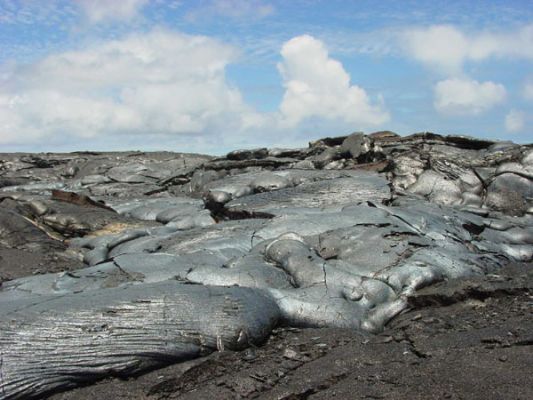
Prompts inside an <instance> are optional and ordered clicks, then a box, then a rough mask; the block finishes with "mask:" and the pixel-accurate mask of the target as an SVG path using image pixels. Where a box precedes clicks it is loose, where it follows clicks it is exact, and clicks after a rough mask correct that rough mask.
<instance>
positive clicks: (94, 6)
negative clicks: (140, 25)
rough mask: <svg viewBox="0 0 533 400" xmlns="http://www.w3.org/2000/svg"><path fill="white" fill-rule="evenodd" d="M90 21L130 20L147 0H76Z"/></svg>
mask: <svg viewBox="0 0 533 400" xmlns="http://www.w3.org/2000/svg"><path fill="white" fill-rule="evenodd" d="M76 1H77V3H79V5H80V7H81V8H82V10H83V12H84V13H85V15H86V16H87V18H88V20H89V21H90V22H92V23H99V22H102V21H105V20H130V19H132V18H134V17H136V16H137V15H138V14H139V11H140V10H141V8H142V7H144V6H145V5H146V4H147V3H148V0H112V1H110V0H76Z"/></svg>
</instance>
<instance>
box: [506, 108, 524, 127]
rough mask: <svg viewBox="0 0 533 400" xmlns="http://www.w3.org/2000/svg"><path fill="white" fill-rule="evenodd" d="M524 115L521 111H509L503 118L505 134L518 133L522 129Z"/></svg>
mask: <svg viewBox="0 0 533 400" xmlns="http://www.w3.org/2000/svg"><path fill="white" fill-rule="evenodd" d="M525 123H526V114H525V113H524V112H522V111H517V110H511V111H509V113H508V114H507V115H506V116H505V130H507V132H518V131H521V130H522V129H524V126H525Z"/></svg>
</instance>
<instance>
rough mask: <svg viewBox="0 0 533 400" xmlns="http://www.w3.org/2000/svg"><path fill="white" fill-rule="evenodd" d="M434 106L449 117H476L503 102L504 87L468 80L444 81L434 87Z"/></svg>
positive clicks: (453, 79) (505, 93) (492, 83)
mask: <svg viewBox="0 0 533 400" xmlns="http://www.w3.org/2000/svg"><path fill="white" fill-rule="evenodd" d="M434 92H435V102H434V106H435V109H436V110H437V111H438V112H441V113H444V114H450V115H478V114H481V113H483V112H485V111H488V110H490V109H491V108H492V107H494V106H496V105H498V104H500V103H502V102H503V101H504V100H505V97H506V95H507V92H506V90H505V87H504V86H503V85H501V84H498V83H494V82H490V81H489V82H478V81H475V80H469V79H458V78H452V79H446V80H444V81H440V82H438V83H437V84H436V85H435V88H434Z"/></svg>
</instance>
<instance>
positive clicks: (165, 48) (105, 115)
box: [0, 29, 389, 144]
mask: <svg viewBox="0 0 533 400" xmlns="http://www.w3.org/2000/svg"><path fill="white" fill-rule="evenodd" d="M238 56H239V52H238V50H237V49H236V48H234V47H233V46H230V45H227V44H225V43H223V42H220V41H218V40H215V39H212V38H209V37H206V36H193V35H186V34H183V33H179V32H174V31H169V30H164V29H154V30H152V31H150V32H148V33H144V34H131V35H128V36H126V37H124V38H121V39H117V40H111V41H105V42H101V43H98V44H95V45H93V46H90V47H88V48H85V49H83V50H75V51H66V52H61V53H57V54H53V55H49V56H47V57H45V58H43V59H41V60H39V61H37V62H35V63H31V64H27V65H22V64H11V65H5V66H4V67H3V70H2V73H1V74H0V144H13V143H15V144H17V143H18V144H24V143H31V142H35V141H48V140H55V141H57V140H61V138H62V137H64V136H65V135H68V137H69V138H70V139H73V138H79V139H80V140H95V141H98V140H101V141H104V142H105V141H106V140H109V139H110V138H111V137H115V138H116V137H120V136H122V137H124V139H125V140H126V139H128V138H130V139H131V137H132V135H159V137H160V138H164V137H177V136H184V135H185V136H194V137H202V136H206V135H207V136H208V135H213V133H214V132H217V133H218V134H219V135H222V136H221V137H220V140H221V141H224V140H228V141H231V140H238V139H239V138H241V139H242V138H243V137H245V136H246V132H248V131H250V130H254V129H256V130H260V129H263V130H269V131H270V134H272V135H275V134H276V133H278V134H279V132H281V131H283V130H284V131H287V130H288V133H290V129H291V128H295V127H296V126H297V125H298V124H299V123H300V122H301V121H304V120H305V119H307V118H311V117H314V118H322V119H330V120H331V119H333V120H335V119H340V120H343V121H347V122H349V123H353V124H358V125H360V126H376V125H379V124H381V123H383V122H386V121H387V120H388V118H389V115H388V113H387V112H386V111H385V110H384V108H383V107H382V105H381V103H379V102H378V104H377V105H373V104H371V103H370V100H369V97H368V95H367V94H366V92H365V90H363V89H362V88H360V87H358V86H355V85H350V77H349V75H348V74H347V72H346V71H345V70H344V68H343V66H342V64H341V63H340V62H338V61H336V60H334V59H331V58H330V57H329V55H328V53H327V50H326V48H325V45H324V44H323V43H322V42H320V41H319V40H316V39H314V38H313V37H311V36H299V37H295V38H293V39H291V40H289V41H288V42H286V43H285V44H284V45H283V47H282V49H281V57H282V62H281V63H280V64H279V69H280V72H281V74H282V76H283V82H284V87H285V95H284V96H283V100H282V102H281V104H280V107H279V111H275V112H269V113H259V112H257V111H255V110H254V109H253V108H252V107H251V106H249V105H248V104H246V103H245V101H244V100H243V96H242V94H241V92H240V90H239V89H238V88H236V87H234V86H233V85H231V84H230V83H229V82H228V80H227V78H226V74H225V71H226V67H227V66H228V65H229V64H231V63H235V62H236V61H237V60H238ZM309 60H312V64H311V67H310V64H309ZM162 140H164V139H162Z"/></svg>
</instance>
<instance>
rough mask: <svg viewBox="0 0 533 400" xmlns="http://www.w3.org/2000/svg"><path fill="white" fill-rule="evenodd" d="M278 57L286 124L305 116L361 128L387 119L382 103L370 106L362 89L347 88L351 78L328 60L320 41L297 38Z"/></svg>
mask: <svg viewBox="0 0 533 400" xmlns="http://www.w3.org/2000/svg"><path fill="white" fill-rule="evenodd" d="M281 56H282V57H283V61H282V62H281V63H279V64H278V69H279V71H280V73H281V74H282V77H283V81H284V87H285V89H286V90H285V94H284V96H283V101H282V103H281V106H280V111H281V113H282V115H283V117H284V120H285V122H286V123H287V124H288V125H296V124H298V123H299V122H300V121H302V120H304V119H306V118H308V117H322V118H326V119H341V120H343V121H345V122H349V123H352V124H358V125H362V126H375V125H380V124H382V123H384V122H386V121H388V120H389V115H388V113H387V112H386V110H384V107H383V105H382V104H381V103H382V102H380V103H379V104H377V105H372V104H371V102H370V99H369V97H368V95H367V94H366V92H365V90H364V89H362V88H360V87H359V86H356V85H350V76H349V75H348V73H347V72H346V71H345V70H344V68H343V66H342V64H341V63H340V62H338V61H337V60H334V59H332V58H330V57H329V55H328V51H327V49H326V48H325V46H324V44H323V43H322V42H321V41H319V40H317V39H315V38H313V37H311V36H308V35H304V36H297V37H295V38H293V39H291V40H289V41H288V42H286V43H285V44H284V45H283V48H282V50H281Z"/></svg>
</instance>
